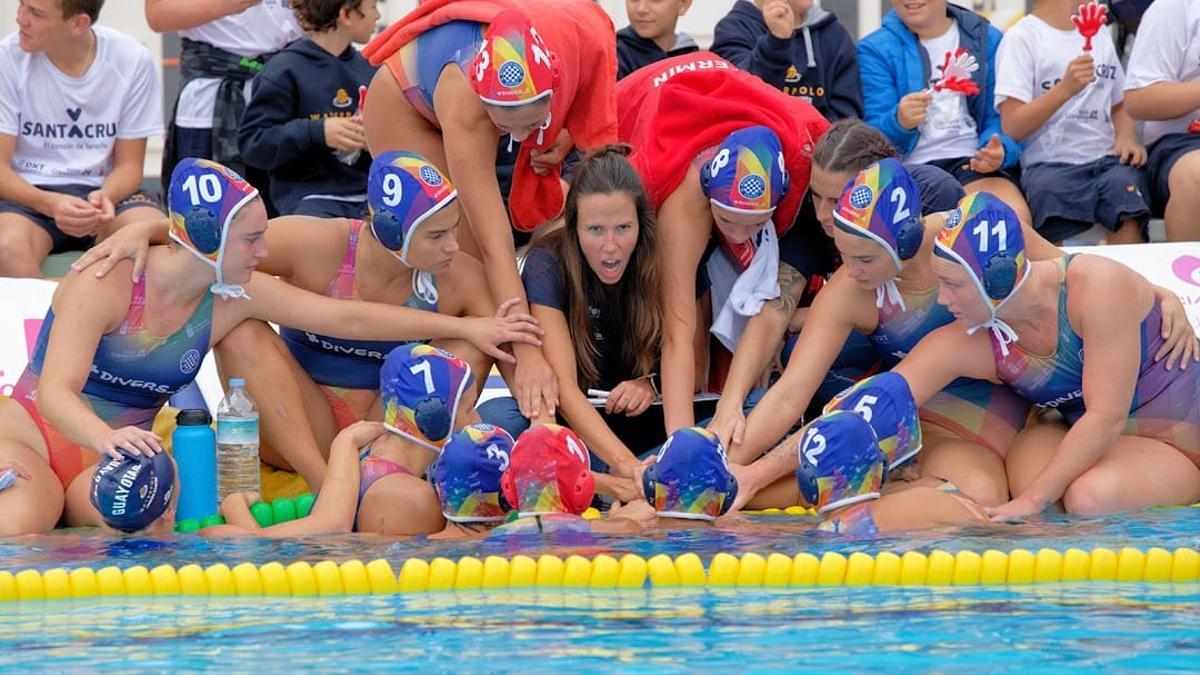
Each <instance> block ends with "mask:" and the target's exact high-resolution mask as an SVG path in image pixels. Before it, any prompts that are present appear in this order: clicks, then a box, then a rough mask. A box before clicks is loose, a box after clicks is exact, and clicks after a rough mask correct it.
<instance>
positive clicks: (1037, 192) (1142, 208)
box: [1021, 155, 1150, 242]
mask: <svg viewBox="0 0 1200 675" xmlns="http://www.w3.org/2000/svg"><path fill="white" fill-rule="evenodd" d="M1021 189H1022V190H1024V191H1025V199H1026V200H1027V201H1028V202H1029V209H1030V211H1031V212H1032V213H1033V222H1034V226H1035V228H1036V229H1037V231H1038V233H1039V234H1041V235H1042V236H1043V237H1045V238H1046V239H1048V240H1049V241H1052V242H1061V241H1063V240H1064V239H1068V238H1070V237H1073V236H1075V235H1077V234H1079V233H1081V232H1086V231H1087V230H1089V229H1091V227H1092V225H1094V224H1095V223H1100V225H1102V226H1103V227H1104V228H1105V229H1106V230H1109V231H1110V232H1116V231H1117V230H1118V229H1120V227H1121V225H1122V224H1123V223H1124V222H1125V221H1126V220H1129V219H1130V218H1133V219H1135V220H1137V221H1138V226H1139V227H1140V228H1141V229H1142V233H1143V236H1144V235H1145V229H1146V222H1147V221H1149V220H1150V185H1149V182H1148V181H1147V178H1146V172H1145V171H1144V170H1142V169H1139V168H1137V167H1133V166H1129V165H1128V164H1122V163H1121V162H1120V160H1119V159H1117V157H1115V156H1111V155H1110V156H1108V157H1104V158H1102V159H1100V160H1098V161H1096V162H1093V163H1091V164H1063V163H1060V162H1045V163H1041V164H1033V165H1031V166H1026V167H1024V170H1023V171H1022V172H1021Z"/></svg>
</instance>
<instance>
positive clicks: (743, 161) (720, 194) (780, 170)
mask: <svg viewBox="0 0 1200 675" xmlns="http://www.w3.org/2000/svg"><path fill="white" fill-rule="evenodd" d="M790 184H791V179H790V178H789V177H788V172H787V169H786V168H785V167H784V162H783V145H782V144H781V143H780V142H779V136H776V135H775V132H774V131H771V130H770V129H768V128H766V127H763V126H755V127H747V128H745V129H739V130H737V131H735V132H733V133H732V134H729V135H728V136H726V137H725V141H724V142H722V143H721V146H720V147H719V148H718V149H717V154H716V155H714V156H713V158H712V159H711V160H709V161H708V163H707V164H705V165H704V167H703V168H702V169H701V170H700V189H701V190H703V191H704V195H705V196H706V197H708V199H709V201H710V202H712V203H713V204H716V205H717V206H720V207H721V208H724V209H728V210H729V211H734V212H737V213H749V214H760V215H767V214H770V213H773V212H774V211H775V207H776V206H777V205H778V204H779V201H780V200H781V199H783V195H785V194H786V193H787V191H788V188H789V187H790Z"/></svg>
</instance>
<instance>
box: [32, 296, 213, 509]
mask: <svg viewBox="0 0 1200 675" xmlns="http://www.w3.org/2000/svg"><path fill="white" fill-rule="evenodd" d="M212 309H213V294H212V293H211V292H206V293H205V294H204V297H203V298H202V299H201V300H200V303H199V304H198V305H197V306H196V309H195V310H194V311H193V312H192V315H191V316H189V317H188V319H187V321H185V322H184V324H183V325H182V326H181V327H180V328H179V330H176V331H175V332H174V333H171V334H170V335H167V336H159V335H155V334H153V333H152V332H150V330H149V329H148V328H147V327H146V318H147V307H146V275H144V274H143V275H142V278H141V279H139V280H138V281H137V282H136V283H135V284H134V285H133V290H132V293H131V295H130V299H129V311H128V312H126V314H125V318H124V320H123V321H121V325H120V326H118V327H117V329H116V330H114V331H113V332H111V333H106V334H104V335H102V336H101V337H100V342H99V344H97V345H96V354H95V356H93V357H92V368H91V372H90V373H88V378H87V381H86V382H84V384H83V392H82V396H83V400H84V401H85V402H86V403H87V404H88V406H89V407H90V408H91V409H92V411H93V412H94V413H96V416H97V417H99V418H100V419H102V420H104V422H105V424H108V425H109V426H110V427H112V428H114V429H119V428H121V427H126V426H135V427H139V428H142V429H146V430H150V428H151V426H152V425H153V424H154V417H155V416H156V415H157V414H158V411H159V410H160V409H161V408H162V407H163V406H164V405H166V403H167V400H168V399H170V398H171V397H172V396H174V395H175V393H176V392H178V391H179V390H180V389H183V388H184V387H186V386H187V385H189V384H191V382H192V380H194V379H196V374H197V373H198V372H199V371H200V363H201V362H202V361H203V360H204V355H205V354H207V353H208V349H209V342H210V339H211V335H212ZM53 326H54V310H53V309H50V310H48V311H47V312H46V318H45V319H44V320H43V322H42V329H41V331H40V332H39V333H38V337H37V344H36V345H34V348H33V356H32V358H30V360H29V363H28V365H26V366H25V371H24V372H23V373H21V378H20V379H19V380H18V381H17V385H16V387H15V388H14V389H13V394H12V397H13V398H14V399H15V400H16V401H17V402H18V403H20V404H21V407H23V408H25V410H26V411H27V412H28V413H29V415H30V417H32V418H33V421H34V423H36V424H37V425H38V427H39V428H40V430H41V432H42V437H43V439H44V440H45V441H46V447H47V449H48V451H49V460H50V466H51V468H53V469H54V472H55V473H56V474H58V477H59V480H60V481H62V483H63V485H64V486H65V485H67V484H68V483H70V481H71V479H73V478H74V477H75V476H76V475H78V474H79V472H80V471H82V470H83V464H82V459H83V458H82V455H81V453H80V448H79V447H78V446H75V445H74V444H72V443H71V442H70V441H68V440H67V439H66V438H65V437H63V436H62V435H61V434H60V433H59V432H58V431H57V430H55V429H54V428H53V427H52V426H51V425H50V424H49V423H47V422H46V421H45V420H44V419H42V416H41V414H40V413H39V412H38V410H37V395H38V386H39V381H40V378H41V374H42V367H43V364H44V362H45V359H46V348H47V345H48V343H49V340H50V330H51V328H52V327H53Z"/></svg>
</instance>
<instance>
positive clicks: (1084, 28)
mask: <svg viewBox="0 0 1200 675" xmlns="http://www.w3.org/2000/svg"><path fill="white" fill-rule="evenodd" d="M1071 23H1073V24H1075V28H1076V29H1078V30H1079V34H1080V35H1082V36H1083V51H1085V52H1090V51H1092V38H1094V37H1096V34H1097V33H1099V32H1100V29H1101V28H1103V27H1104V26H1105V25H1106V24H1107V23H1108V8H1107V7H1105V6H1104V5H1101V4H1100V3H1098V2H1096V0H1091V2H1089V3H1088V4H1086V5H1084V6H1082V7H1080V8H1079V13H1078V14H1076V15H1075V16H1072V17H1071Z"/></svg>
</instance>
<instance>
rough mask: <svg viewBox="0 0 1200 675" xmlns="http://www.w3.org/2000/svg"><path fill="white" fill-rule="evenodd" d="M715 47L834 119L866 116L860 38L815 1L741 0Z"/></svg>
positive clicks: (717, 35)
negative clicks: (857, 49)
mask: <svg viewBox="0 0 1200 675" xmlns="http://www.w3.org/2000/svg"><path fill="white" fill-rule="evenodd" d="M712 50H713V51H714V52H716V53H717V54H720V55H721V56H723V57H725V58H726V59H728V60H729V61H730V62H732V63H733V64H734V65H736V66H737V67H738V68H741V69H742V70H745V71H748V72H750V73H753V74H755V75H757V76H758V77H760V78H762V80H763V81H764V82H766V83H767V84H769V85H771V86H773V87H778V88H779V89H780V91H782V92H783V93H785V94H788V95H790V96H799V97H801V98H803V99H804V100H806V101H808V102H809V103H812V104H813V106H814V107H816V109H817V110H819V111H820V112H821V114H822V115H824V116H825V117H826V118H827V119H829V120H830V121H836V120H840V119H845V118H847V117H862V116H863V95H862V83H861V82H860V81H859V76H858V57H857V56H856V55H855V53H854V40H853V39H852V38H851V37H850V32H849V31H847V30H846V27H845V26H844V25H842V22H840V21H838V18H837V15H835V14H834V13H833V12H829V11H827V10H824V9H822V8H820V7H814V6H813V0H738V2H737V3H735V4H734V5H733V9H731V10H729V14H726V15H725V18H723V19H721V21H720V22H718V23H717V27H716V31H715V37H714V40H713V45H712Z"/></svg>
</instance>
